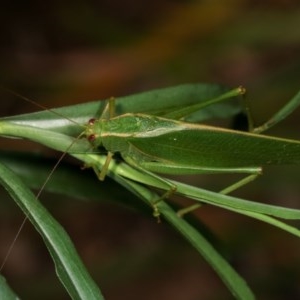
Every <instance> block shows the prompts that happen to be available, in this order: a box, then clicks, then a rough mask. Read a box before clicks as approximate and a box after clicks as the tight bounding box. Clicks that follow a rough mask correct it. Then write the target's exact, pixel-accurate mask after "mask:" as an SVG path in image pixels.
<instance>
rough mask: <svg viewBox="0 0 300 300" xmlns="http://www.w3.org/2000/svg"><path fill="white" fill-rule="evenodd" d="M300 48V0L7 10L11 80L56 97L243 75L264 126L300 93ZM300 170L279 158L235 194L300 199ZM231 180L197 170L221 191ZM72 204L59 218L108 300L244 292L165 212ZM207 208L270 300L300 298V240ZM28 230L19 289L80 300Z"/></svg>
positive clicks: (12, 104)
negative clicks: (165, 221) (280, 164)
mask: <svg viewBox="0 0 300 300" xmlns="http://www.w3.org/2000/svg"><path fill="white" fill-rule="evenodd" d="M299 50H300V5H299V1H296V0H290V1H289V0H274V1H250V0H248V1H247V0H227V1H179V0H177V1H176V0H173V1H172V0H160V1H156V0H151V1H147V0H144V1H134V0H124V1H108V0H103V1H82V0H78V1H72V2H71V1H63V2H62V1H51V2H41V1H26V2H22V1H19V2H18V1H11V2H8V1H7V2H6V3H5V4H2V6H1V11H0V66H1V67H0V82H1V83H2V84H3V85H4V86H8V87H10V88H12V89H14V90H15V91H17V92H18V93H20V94H23V95H25V96H28V97H29V98H32V99H34V100H36V101H37V102H40V103H42V104H43V105H45V106H47V107H56V106H61V105H65V104H72V103H79V102H84V101H89V100H95V99H105V98H107V97H110V96H121V95H126V94H130V93H135V92H139V91H144V90H148V89H152V88H158V87H165V86H170V85H177V84H181V83H186V82H214V83H221V84H225V85H229V86H238V85H244V86H245V87H246V88H247V90H248V99H249V101H250V103H251V108H252V110H253V114H254V116H255V120H256V121H257V122H258V123H260V122H263V121H264V120H266V119H267V118H268V117H270V116H271V115H272V113H274V112H275V111H276V110H277V109H278V108H279V107H281V106H282V105H283V104H284V103H285V102H286V101H287V100H288V99H290V98H291V97H292V96H293V95H294V94H295V93H296V92H297V91H298V90H299V89H300V80H299V70H300V56H299ZM0 108H1V115H2V116H4V115H12V114H17V113H21V112H23V111H27V112H28V111H34V110H38V109H37V108H35V107H32V105H30V104H28V103H26V102H25V101H23V100H22V99H19V98H17V97H13V96H11V95H8V94H7V93H4V92H3V91H1V103H0ZM299 116H300V110H298V111H297V112H295V114H294V115H293V116H291V117H290V118H289V119H288V120H287V121H285V122H284V123H282V125H281V126H279V127H278V129H274V130H272V132H271V133H272V134H274V135H281V136H285V137H294V138H299V136H300V135H299ZM1 145H3V148H7V147H8V146H7V145H9V147H14V146H13V145H11V144H10V143H9V144H8V142H7V141H5V140H3V141H1ZM299 175H300V172H299V167H289V168H270V169H267V170H266V171H265V176H264V177H262V178H260V179H259V180H257V181H256V182H255V183H252V184H250V185H249V186H247V187H245V188H243V189H242V190H241V191H239V192H238V193H236V194H237V195H239V196H242V197H246V198H247V199H253V200H256V201H265V202H270V203H273V204H279V205H287V206H294V207H299V200H300V196H299V191H300V188H299ZM225 180H226V179H218V178H217V180H216V177H214V178H213V179H206V178H205V179H202V178H200V179H199V178H197V179H193V181H194V184H197V185H201V186H203V184H204V186H207V187H209V188H214V186H216V187H215V188H216V189H218V187H219V186H221V185H222V184H224V182H225ZM3 197H4V196H3ZM50 199H51V197H50ZM9 201H11V202H12V200H7V202H9ZM61 201H62V203H63V204H60V205H56V206H59V207H53V208H52V209H53V211H54V214H55V211H58V212H56V216H57V215H59V217H60V219H61V221H62V222H63V223H64V224H66V227H67V228H68V230H69V232H70V233H71V235H72V238H73V239H74V240H75V242H76V244H77V245H78V248H79V251H80V253H81V254H82V256H83V257H84V259H85V261H86V262H87V265H88V267H89V269H90V270H91V272H92V274H93V277H94V278H95V279H96V281H97V282H99V285H100V286H101V287H102V289H103V291H104V294H105V295H106V296H107V299H124V298H125V299H178V300H179V299H191V300H192V299H231V295H230V294H229V293H228V292H227V291H226V289H225V288H224V286H223V284H222V283H221V282H220V280H219V279H218V278H217V277H216V275H215V274H214V273H213V271H212V270H211V269H210V267H209V266H208V265H207V264H206V263H205V262H204V261H203V260H202V258H200V257H199V255H198V254H197V253H195V252H194V250H193V249H190V247H189V246H187V244H186V243H185V242H182V240H181V238H180V237H178V236H177V235H176V234H174V233H173V232H172V230H170V229H168V228H165V227H164V226H157V224H156V223H155V220H153V219H147V218H145V217H144V216H140V215H139V214H138V213H136V212H130V211H124V210H122V209H119V208H115V207H114V206H107V207H106V206H104V207H103V206H101V205H99V204H97V203H90V204H86V203H80V202H76V201H75V200H73V201H71V200H65V199H61ZM64 201H65V202H64ZM11 206H12V207H14V206H13V204H12V205H11ZM52 206H55V205H54V204H53V205H52ZM10 214H11V215H9V216H7V215H5V216H3V217H1V218H5V220H6V221H5V222H8V225H7V224H6V223H5V224H6V225H3V227H2V228H5V229H6V230H4V229H1V235H3V238H2V237H1V244H3V245H2V247H1V253H5V249H6V245H7V244H8V243H9V241H10V238H11V237H10V235H11V236H12V235H13V234H14V232H15V231H16V228H17V226H18V224H19V223H20V220H21V219H22V216H21V213H19V212H18V210H17V209H15V211H14V212H11V213H10ZM14 215H16V219H13V216H14ZM199 216H200V217H201V219H202V220H203V222H204V223H205V224H206V225H208V226H209V227H210V228H211V229H212V231H213V232H214V233H215V234H216V235H217V237H218V238H220V239H221V241H222V243H224V244H225V245H226V246H225V247H226V254H224V256H226V255H228V257H227V258H228V259H230V261H231V262H232V264H233V265H234V266H235V267H236V268H237V270H238V271H239V272H240V273H241V274H242V275H243V276H244V277H245V278H246V280H247V281H248V282H249V284H250V286H251V287H252V288H253V289H254V291H255V292H256V294H257V295H258V298H259V299H299V298H300V255H299V250H300V249H299V248H300V242H299V240H298V239H297V238H295V237H292V236H290V235H288V234H287V233H283V232H281V231H280V230H277V229H274V228H271V227H270V226H268V225H265V224H262V223H259V222H257V221H254V220H251V219H248V218H246V217H241V216H236V215H233V214H231V213H227V212H224V211H221V210H219V209H215V208H211V207H206V208H205V209H203V210H202V211H200V212H199ZM78 220H80V221H78ZM91 220H92V221H91ZM3 223H4V221H3ZM1 226H2V225H1ZM4 226H8V228H9V229H8V228H7V227H4ZM27 227H28V228H26V230H25V232H26V233H24V235H25V237H24V238H22V237H21V238H20V242H19V244H18V247H17V250H15V251H16V253H17V254H15V256H14V259H13V260H14V262H15V263H13V262H12V263H11V270H10V271H7V272H8V273H9V274H10V275H12V274H13V275H14V276H15V277H16V279H14V280H15V281H16V283H15V286H16V287H17V291H18V290H20V291H21V292H20V295H21V296H22V294H24V293H25V295H27V294H28V299H40V298H41V297H43V299H53V298H54V297H55V299H67V296H66V295H65V294H64V291H63V290H62V288H61V287H60V286H59V283H57V281H56V279H55V276H54V272H53V270H52V264H51V262H50V261H47V260H46V262H44V261H43V260H42V258H44V256H45V259H48V257H47V254H37V253H39V248H41V251H42V249H43V245H42V243H41V242H40V241H39V239H38V237H36V236H34V237H31V238H30V237H28V234H29V232H31V231H33V230H31V229H30V228H29V227H30V226H27ZM74 228H75V229H74ZM2 233H3V234H2ZM4 241H5V242H4ZM33 243H36V244H37V248H38V250H36V249H35V250H33V249H32V245H31V244H33ZM99 257H101V258H99ZM35 258H37V260H35ZM95 260H96V263H95ZM24 262H30V263H26V264H24ZM8 268H9V266H8ZM121 270H123V271H122V272H121ZM48 271H49V272H48ZM34 276H37V277H34ZM49 282H50V284H49ZM52 282H53V283H52ZM49 286H51V289H50V288H49ZM26 293H27V294H26ZM127 295H128V296H127ZM24 299H25V298H24Z"/></svg>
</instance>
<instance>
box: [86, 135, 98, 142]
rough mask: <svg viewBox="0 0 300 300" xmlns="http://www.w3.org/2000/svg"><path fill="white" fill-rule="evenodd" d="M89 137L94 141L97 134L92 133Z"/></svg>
mask: <svg viewBox="0 0 300 300" xmlns="http://www.w3.org/2000/svg"><path fill="white" fill-rule="evenodd" d="M87 139H88V140H89V141H90V142H93V141H94V140H95V139H96V135H95V134H90V135H89V136H88V137H87Z"/></svg>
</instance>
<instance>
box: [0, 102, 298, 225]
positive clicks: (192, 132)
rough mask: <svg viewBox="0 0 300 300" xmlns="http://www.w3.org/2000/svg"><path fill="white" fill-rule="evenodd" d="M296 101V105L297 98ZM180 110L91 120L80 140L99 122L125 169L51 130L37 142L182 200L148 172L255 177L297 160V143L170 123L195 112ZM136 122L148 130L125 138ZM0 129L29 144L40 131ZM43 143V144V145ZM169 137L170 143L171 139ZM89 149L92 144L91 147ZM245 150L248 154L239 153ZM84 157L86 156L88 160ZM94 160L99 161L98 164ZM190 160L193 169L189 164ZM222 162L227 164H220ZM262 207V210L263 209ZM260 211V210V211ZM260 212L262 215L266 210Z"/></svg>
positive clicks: (14, 127) (16, 127)
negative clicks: (198, 152)
mask: <svg viewBox="0 0 300 300" xmlns="http://www.w3.org/2000/svg"><path fill="white" fill-rule="evenodd" d="M224 99H226V97H224ZM297 101H298V102H299V100H297ZM297 101H296V102H297ZM296 102H295V103H296ZM161 103H163V102H160V104H161ZM290 103H292V102H290ZM152 106H153V104H152ZM186 106H187V108H188V110H189V111H188V112H187V111H186V107H185V108H184V111H183V110H182V109H181V108H177V109H176V108H174V107H172V106H171V109H170V111H169V112H168V113H165V112H164V110H167V109H166V107H163V105H162V108H161V110H162V111H163V112H162V113H161V114H160V117H158V116H156V115H154V116H153V115H150V114H145V113H144V114H125V112H126V111H122V110H121V112H120V110H119V108H118V106H117V109H116V114H117V116H116V117H112V116H109V114H106V112H104V113H103V115H102V118H101V119H100V120H99V121H96V122H94V121H93V122H91V123H90V125H88V126H87V128H86V136H87V137H89V139H90V140H95V141H96V142H97V141H98V138H99V136H92V135H94V134H96V135H97V134H99V130H98V129H99V125H100V124H101V126H104V125H103V124H106V128H104V130H103V128H102V131H101V132H100V135H101V136H100V137H101V138H102V142H103V146H104V147H105V148H106V150H109V151H110V152H120V153H121V155H122V156H123V158H124V160H125V161H126V162H127V163H128V164H129V165H127V166H128V167H129V169H128V168H127V167H126V163H125V164H124V163H117V165H116V161H115V160H114V159H112V162H111V163H110V164H108V163H105V156H103V155H99V154H98V153H97V151H98V150H97V149H94V150H96V151H94V152H95V153H90V154H87V155H84V154H76V152H77V153H80V152H83V151H86V150H87V149H88V148H89V146H88V144H87V143H85V142H86V141H84V140H76V141H75V143H74V144H73V145H72V147H70V148H68V147H69V146H66V145H67V143H69V142H68V141H69V140H70V139H69V140H66V139H65V136H64V137H61V136H60V135H59V134H57V135H56V134H54V133H55V132H54V133H53V135H52V136H51V135H48V136H47V137H45V136H44V137H43V140H44V143H45V144H48V145H50V144H51V143H53V145H54V140H57V141H58V143H57V144H55V146H54V147H56V148H57V149H59V150H62V149H64V150H65V149H67V148H68V149H69V152H70V154H72V155H74V156H76V157H78V158H80V159H82V160H83V161H85V162H86V163H87V164H90V165H93V164H94V168H95V169H99V170H100V169H102V170H103V168H101V165H104V166H105V165H106V166H107V170H106V168H105V167H104V171H102V172H103V173H102V174H103V175H102V176H104V175H105V173H106V172H108V173H109V174H112V175H114V172H115V170H116V172H115V174H116V175H118V176H125V178H130V180H134V181H136V182H138V181H140V182H142V183H144V184H149V185H153V186H156V187H159V188H161V189H163V190H166V191H167V192H168V191H169V190H170V187H171V186H174V185H176V186H177V188H178V187H179V188H178V192H179V193H181V194H185V195H187V196H188V194H187V189H185V191H183V185H181V184H180V183H176V184H174V183H171V184H170V182H171V181H169V180H166V179H163V178H162V177H160V176H158V175H155V174H153V173H152V171H153V172H159V173H160V172H161V173H169V174H173V173H181V174H186V173H196V174H197V173H206V172H210V173H220V172H242V173H243V172H245V173H253V174H254V175H255V174H257V173H258V172H259V170H260V166H261V165H263V164H268V163H275V164H279V163H298V162H299V151H298V150H299V143H298V142H297V141H291V140H284V139H278V138H273V137H263V136H260V135H257V134H256V135H254V134H247V133H240V132H236V131H230V130H224V129H220V128H213V127H206V126H203V125H196V124H191V123H184V122H178V121H175V120H174V119H177V118H182V117H184V116H185V114H189V113H191V112H193V111H194V110H196V109H199V107H197V106H196V108H195V106H194V107H193V105H186ZM295 106H297V103H296V104H295ZM179 107H180V105H179ZM108 108H109V107H108ZM293 109H294V108H293ZM293 109H291V108H289V112H291V111H292V110H293ZM118 111H119V113H118ZM137 112H138V111H137ZM171 113H172V114H171ZM277 120H278V118H277ZM137 121H138V122H140V123H141V124H144V125H145V124H149V125H150V124H152V130H147V129H145V128H144V129H142V128H140V127H135V128H133V127H132V128H131V129H133V130H131V132H130V134H131V135H129V133H128V130H127V131H124V128H123V125H124V124H131V125H132V126H136V122H137ZM25 122H26V121H25ZM151 122H152V123H151ZM56 123H57V122H56ZM18 124H19V125H20V126H19V125H18ZM116 124H121V127H120V126H119V131H117V130H111V128H112V127H115V126H116ZM2 125H3V126H2V127H1V128H2V132H3V134H5V135H14V136H18V135H19V136H21V137H27V138H32V139H34V140H38V139H39V134H40V133H42V131H41V132H39V130H35V133H36V135H34V134H33V132H34V130H33V129H34V128H30V130H31V132H30V130H29V129H28V130H29V131H28V132H27V133H25V129H26V128H24V127H26V126H25V125H24V123H22V121H18V120H17V121H16V123H15V125H11V127H10V126H8V125H7V124H2ZM33 125H34V124H33ZM56 125H57V124H56ZM22 126H23V127H22ZM96 126H98V127H96ZM21 127H22V128H21ZM33 127H34V126H33ZM58 127H59V126H58ZM63 127H64V126H61V128H63ZM77 127H78V126H77ZM61 128H60V127H59V130H61ZM79 128H80V127H79ZM95 129H96V130H95ZM112 131H113V132H112ZM107 133H108V135H107ZM210 133H212V136H211V135H210ZM133 135H135V136H133ZM103 137H104V138H103ZM169 137H170V138H171V139H169V140H166V138H169ZM195 137H196V140H195ZM51 138H52V139H53V141H50V140H51ZM60 138H62V140H63V139H65V140H64V141H65V143H64V144H62V143H61V140H60ZM183 138H184V140H181V141H180V139H183ZM235 138H237V139H236V140H237V141H235ZM47 139H48V141H47V142H46V140H47ZM110 139H116V140H114V141H112V142H113V146H110V144H109V143H111V141H109V140H110ZM172 139H173V140H172ZM174 139H176V141H175V140H174ZM200 139H201V140H207V139H209V142H210V143H204V144H202V145H203V147H204V149H203V151H204V152H203V156H198V155H197V156H195V154H193V153H195V151H194V150H195V149H196V148H197V145H199V143H198V141H201V140H200ZM143 141H145V143H143ZM149 141H151V142H159V143H160V146H162V147H153V149H152V148H151V147H149V145H150V142H149ZM177 141H178V142H180V144H181V145H183V144H184V145H185V146H186V147H182V149H181V150H180V153H179V152H176V151H175V152H173V153H175V154H174V157H173V160H172V159H170V155H168V153H169V152H167V151H166V150H165V146H168V147H171V148H172V149H173V150H174V149H177V150H178V148H176V146H177V145H178V143H177ZM220 141H222V143H220ZM175 142H176V143H175ZM183 142H185V143H183ZM187 142H189V143H187ZM230 142H234V143H237V144H230ZM211 143H212V144H213V145H215V148H207V147H208V146H209V147H210V145H211ZM244 143H246V144H244ZM252 144H253V145H252ZM119 145H121V146H120V147H121V148H118V147H119ZM131 145H133V146H134V147H135V148H132V146H131ZM220 145H223V146H226V147H227V148H226V147H225V148H224V150H226V151H225V153H227V154H230V155H231V156H229V158H230V159H229V158H228V160H227V159H224V157H222V155H220V151H219V150H220ZM95 146H98V145H97V143H96V145H95ZM128 146H129V147H128ZM110 147H112V148H110ZM163 147H164V148H163ZM249 147H254V148H251V153H250V152H249V149H250V148H249ZM137 149H138V150H137ZM211 149H212V150H213V151H212V150H211ZM262 149H264V151H265V152H263V153H260V151H261V150H262ZM221 150H223V149H221ZM232 150H235V151H237V152H236V153H239V156H237V158H239V160H238V161H235V159H234V158H235V157H234V156H236V153H235V155H232ZM272 150H273V151H272ZM151 151H152V152H151ZM153 151H154V152H155V153H154V152H153ZM182 151H183V152H182ZM184 151H185V152H184ZM245 151H248V152H247V153H244V152H245ZM269 151H270V153H271V156H269V155H268V152H269ZM181 153H184V154H185V155H184V156H182V155H179V154H181ZM217 154H218V155H217ZM205 155H207V156H209V155H211V157H213V155H216V156H215V159H213V158H211V159H210V160H209V159H206V160H204V158H205ZM89 158H91V160H90V161H89ZM92 158H94V159H95V160H94V162H93V161H92ZM270 158H272V161H270ZM100 159H101V160H102V161H100ZM106 162H109V160H106ZM194 162H195V165H196V167H195V166H194ZM205 162H206V163H207V165H204V164H205ZM98 163H99V164H98ZM226 163H228V164H227V165H226ZM243 163H245V164H243ZM252 164H253V165H252ZM131 166H133V168H131ZM120 167H122V168H120ZM114 168H115V169H114ZM126 168H127V169H128V170H130V172H131V174H128V173H125V171H126ZM117 170H121V171H117ZM134 171H135V172H136V173H137V174H136V175H137V176H133V175H132V174H133V172H134ZM130 182H131V183H130V185H131V188H132V187H133V186H134V182H133V181H130ZM127 183H128V182H127ZM238 186H240V185H239V184H238V185H236V186H235V188H236V187H238ZM228 191H229V190H227V191H226V192H228ZM210 196H211V195H207V198H209V197H210ZM189 197H191V198H193V197H196V196H195V194H194V196H193V195H192V190H191V191H189ZM203 197H204V194H202V195H201V197H199V198H200V199H201V200H203V199H202V198H203ZM159 198H160V197H159ZM224 199H225V198H224ZM228 199H230V198H228ZM204 200H205V199H204ZM231 200H232V199H231ZM204 202H205V201H204ZM156 205H157V208H158V210H159V208H160V207H161V205H160V203H155V206H156ZM265 208H266V209H268V207H265ZM232 209H237V207H233V208H232ZM247 209H248V211H249V215H250V212H251V207H250V206H248V208H247ZM260 212H262V210H261V211H260ZM265 212H266V213H267V211H265ZM291 213H292V212H291ZM252 214H253V212H252ZM271 214H272V213H271ZM277 216H280V214H279V213H278V214H277ZM253 217H254V216H253ZM269 221H270V220H269ZM270 222H271V221H270ZM277 225H278V224H277Z"/></svg>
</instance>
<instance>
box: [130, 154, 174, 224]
mask: <svg viewBox="0 0 300 300" xmlns="http://www.w3.org/2000/svg"><path fill="white" fill-rule="evenodd" d="M124 160H125V161H126V162H127V163H128V164H129V165H131V166H132V167H134V168H135V169H137V170H138V171H140V175H141V176H138V177H136V178H131V179H133V180H136V181H138V182H140V183H143V184H146V185H149V186H153V187H157V188H159V189H162V190H165V191H166V192H165V193H163V194H162V195H161V196H160V197H159V198H158V199H156V200H155V201H153V203H152V207H153V216H154V217H156V218H157V219H158V220H159V216H160V212H159V209H158V207H157V204H158V203H159V202H160V201H163V200H165V199H168V198H170V197H171V196H172V195H173V194H174V193H176V190H177V186H176V185H175V184H173V183H172V182H170V181H169V180H167V179H166V178H164V177H161V176H159V175H156V174H155V173H153V172H151V171H149V170H147V169H145V168H144V167H143V166H141V165H140V164H139V163H138V162H136V161H135V160H134V159H133V158H131V157H128V156H126V157H124Z"/></svg>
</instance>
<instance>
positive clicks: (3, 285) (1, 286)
mask: <svg viewBox="0 0 300 300" xmlns="http://www.w3.org/2000/svg"><path fill="white" fill-rule="evenodd" d="M0 299H1V300H18V299H20V298H19V297H18V296H17V295H16V293H15V292H14V291H13V290H12V289H11V287H10V286H9V285H8V283H7V281H6V279H5V278H4V277H3V276H2V275H1V274H0Z"/></svg>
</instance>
